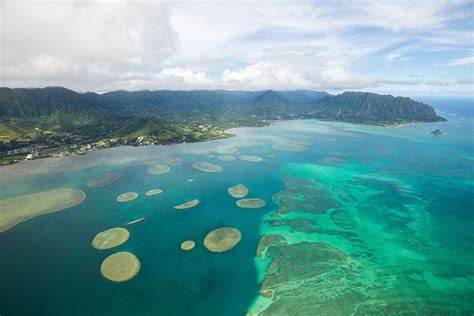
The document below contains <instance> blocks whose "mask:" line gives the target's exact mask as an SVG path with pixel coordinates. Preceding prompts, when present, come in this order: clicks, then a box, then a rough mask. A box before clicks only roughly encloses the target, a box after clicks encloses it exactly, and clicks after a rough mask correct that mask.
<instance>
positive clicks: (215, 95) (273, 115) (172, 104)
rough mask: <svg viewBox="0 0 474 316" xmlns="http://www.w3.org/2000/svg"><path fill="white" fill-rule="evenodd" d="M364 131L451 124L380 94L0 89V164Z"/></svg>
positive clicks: (415, 105) (429, 109)
mask: <svg viewBox="0 0 474 316" xmlns="http://www.w3.org/2000/svg"><path fill="white" fill-rule="evenodd" d="M297 118H301V119H310V118H316V119H323V120H334V121H345V122H353V123H364V124H377V125H382V124H399V123H406V122H434V121H441V120H445V119H444V118H441V117H439V116H437V115H436V113H435V111H434V110H433V108H432V107H430V106H429V105H426V104H424V103H421V102H417V101H413V100H411V99H410V98H402V97H393V96H390V95H378V94H374V93H360V92H345V93H342V94H340V95H336V96H332V95H330V94H328V93H326V92H319V91H307V90H294V91H273V90H268V91H225V90H201V91H169V90H162V91H135V92H127V91H113V92H109V93H105V94H97V93H77V92H74V91H72V90H68V89H65V88H61V87H50V88H44V89H10V88H0V156H2V155H5V153H8V152H9V151H10V152H11V151H12V150H15V149H17V148H22V147H25V146H31V145H33V146H36V147H38V148H45V149H44V150H43V151H46V152H48V151H49V152H52V151H54V150H61V149H63V148H65V147H68V146H69V147H71V148H72V147H74V146H76V145H81V144H90V143H93V142H96V141H98V140H102V139H114V144H120V143H126V144H137V142H139V144H142V143H143V142H145V143H160V144H167V143H173V142H184V141H186V142H192V141H201V140H208V139H214V138H222V137H226V136H228V135H225V133H224V132H223V131H224V130H225V129H227V128H229V127H236V126H261V125H265V124H268V123H269V122H271V121H272V120H280V119H297Z"/></svg>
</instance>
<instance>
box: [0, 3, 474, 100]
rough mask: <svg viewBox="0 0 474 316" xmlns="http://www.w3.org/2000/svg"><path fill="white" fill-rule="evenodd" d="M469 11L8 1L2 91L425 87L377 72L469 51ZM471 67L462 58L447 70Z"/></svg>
mask: <svg viewBox="0 0 474 316" xmlns="http://www.w3.org/2000/svg"><path fill="white" fill-rule="evenodd" d="M468 5H470V3H469V1H468V0H466V1H464V0H459V1H444V0H436V1H428V0H422V1H416V3H413V2H409V1H378V0H360V1H353V2H350V1H322V2H314V1H312V0H298V1H290V0H277V1H260V2H255V1H254V0H252V1H250V0H241V1H225V0H212V1H192V0H180V1H154V0H145V1H143V0H88V1H85V0H63V1H59V0H53V1H43V0H28V1H24V0H3V1H1V4H0V35H1V36H0V49H1V50H0V53H1V54H0V86H1V85H7V86H46V85H63V86H67V87H70V88H73V89H76V90H81V91H84V90H94V91H100V90H113V89H127V90H137V89H214V88H229V89H249V90H256V89H299V88H304V89H331V90H342V89H372V88H374V89H381V88H382V87H389V86H390V87H394V86H402V85H403V86H405V87H413V86H416V85H421V84H422V83H421V82H420V81H417V80H405V78H407V77H408V76H409V74H411V73H413V72H412V71H413V68H411V69H409V68H404V69H402V68H399V69H398V70H394V69H395V67H385V68H384V71H387V73H385V72H384V73H382V72H381V71H380V70H379V71H377V70H378V69H380V68H382V67H383V63H384V62H385V63H391V62H396V61H408V60H410V58H412V56H416V54H417V53H419V54H422V53H432V52H440V51H450V52H456V53H460V52H462V53H464V54H465V52H466V51H472V50H470V49H472V46H473V44H472V43H473V41H472V40H471V41H470V40H469V39H472V37H473V35H472V34H473V32H472V30H471V29H462V28H456V27H453V26H452V25H451V23H453V22H458V21H459V20H461V19H469V18H471V19H472V18H473V17H472V11H470V10H466V6H468ZM25 21H27V22H28V23H25ZM459 24H462V23H459ZM413 58H415V57H413ZM440 60H444V59H440ZM472 62H473V57H466V58H462V59H459V60H455V61H452V62H451V63H450V64H453V65H458V64H459V65H461V64H468V63H472ZM408 64H410V63H409V62H407V63H403V65H401V66H405V65H408ZM407 67H408V66H407ZM440 68H441V67H440ZM445 68H448V67H445ZM388 71H392V73H388ZM417 71H420V73H423V70H422V69H418V68H417ZM440 71H441V70H440ZM447 71H455V68H450V70H447ZM393 74H395V75H393ZM464 75H465V74H459V75H456V76H454V75H452V76H451V77H450V78H451V79H453V78H460V77H462V76H464ZM430 78H431V77H430ZM433 78H434V79H437V78H436V76H433ZM454 81H455V79H454Z"/></svg>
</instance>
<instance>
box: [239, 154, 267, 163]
mask: <svg viewBox="0 0 474 316" xmlns="http://www.w3.org/2000/svg"><path fill="white" fill-rule="evenodd" d="M238 157H239V159H240V160H245V161H252V162H260V161H263V158H262V157H259V156H252V155H240V156H238Z"/></svg>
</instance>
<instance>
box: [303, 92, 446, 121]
mask: <svg viewBox="0 0 474 316" xmlns="http://www.w3.org/2000/svg"><path fill="white" fill-rule="evenodd" d="M311 105H312V106H311V107H312V109H311V115H314V116H315V117H317V118H320V119H326V120H333V121H344V122H352V123H365V124H397V123H406V122H436V121H445V120H446V119H444V118H442V117H440V116H438V115H437V114H436V112H435V111H434V110H433V108H432V107H431V106H429V105H426V104H424V103H422V102H417V101H413V100H412V99H410V98H404V97H394V96H391V95H379V94H375V93H369V92H344V93H342V94H339V95H337V96H334V97H325V98H322V99H320V100H317V101H314V102H312V103H311Z"/></svg>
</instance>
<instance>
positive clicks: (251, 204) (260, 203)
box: [235, 198, 267, 208]
mask: <svg viewBox="0 0 474 316" xmlns="http://www.w3.org/2000/svg"><path fill="white" fill-rule="evenodd" d="M235 203H236V204H237V206H238V207H241V208H261V207H264V206H265V205H267V203H266V202H265V201H264V200H262V199H258V198H249V199H241V200H237V201H236V202H235Z"/></svg>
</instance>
